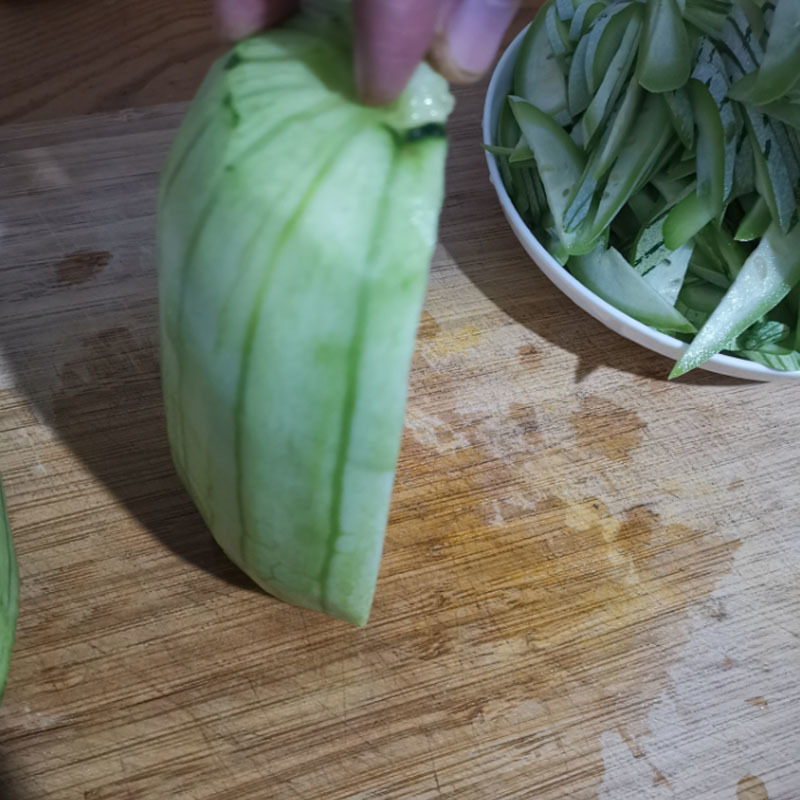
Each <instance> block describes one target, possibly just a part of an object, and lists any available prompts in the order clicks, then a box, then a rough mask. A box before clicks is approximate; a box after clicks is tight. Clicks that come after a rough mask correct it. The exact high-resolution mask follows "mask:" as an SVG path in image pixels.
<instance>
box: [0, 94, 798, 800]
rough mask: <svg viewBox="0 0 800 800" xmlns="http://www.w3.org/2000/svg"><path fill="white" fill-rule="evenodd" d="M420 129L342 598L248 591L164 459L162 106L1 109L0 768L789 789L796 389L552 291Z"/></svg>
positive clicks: (472, 167) (464, 798)
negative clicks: (362, 619) (691, 366)
mask: <svg viewBox="0 0 800 800" xmlns="http://www.w3.org/2000/svg"><path fill="white" fill-rule="evenodd" d="M481 100H482V94H481V90H480V89H471V90H466V91H462V92H460V94H459V105H458V110H457V112H456V114H455V117H454V119H453V123H452V126H451V134H452V150H451V157H450V162H449V170H448V199H447V203H446V207H445V209H444V212H443V216H442V224H441V242H440V244H439V246H438V248H437V251H436V256H435V259H434V264H433V270H432V275H431V280H430V291H429V294H428V299H427V302H426V307H425V311H424V314H423V317H422V320H421V325H420V329H419V344H418V349H417V353H416V356H415V359H414V364H413V372H412V376H411V395H410V399H409V405H408V415H407V425H406V431H405V437H404V441H403V448H402V455H401V457H400V463H399V468H398V473H397V483H396V491H395V494H394V500H393V507H392V514H391V521H390V525H389V529H388V533H387V539H386V548H385V557H384V560H383V565H382V570H381V578H380V583H379V586H378V591H377V597H376V602H375V606H374V610H373V614H372V618H371V620H370V623H369V625H368V627H366V628H365V629H356V628H353V627H350V626H348V625H346V624H344V623H340V622H338V621H334V620H331V619H328V618H326V617H324V616H322V615H320V614H317V613H313V612H309V611H304V610H301V609H297V608H293V607H290V606H287V605H283V604H281V603H279V602H276V601H275V600H273V599H271V598H270V597H268V596H266V595H265V594H263V593H261V592H260V591H257V590H256V589H255V588H254V587H253V585H252V584H250V583H249V582H248V581H247V580H246V579H245V578H244V577H243V576H242V575H241V574H240V573H239V572H237V570H236V569H235V568H234V567H233V566H232V565H231V564H230V563H229V562H228V561H227V560H226V559H225V557H224V556H223V555H222V554H221V553H220V551H219V550H218V549H217V548H216V546H215V545H214V543H213V541H212V540H211V538H210V536H209V534H208V532H207V531H206V530H205V528H204V526H203V524H202V523H201V521H200V519H199V517H198V515H197V514H196V512H195V511H194V510H193V508H192V506H191V504H190V502H189V500H188V499H187V496H186V494H185V493H184V491H183V489H182V488H181V486H180V484H179V483H178V481H177V479H176V478H175V475H174V474H173V470H172V468H171V465H170V459H169V454H168V450H167V445H166V440H165V436H164V428H163V419H162V409H161V401H160V388H159V376H158V368H157V347H156V282H155V272H154V262H153V228H154V219H153V204H154V195H155V187H156V179H157V171H158V168H159V166H160V164H161V162H162V159H163V157H164V154H165V150H166V148H167V146H168V143H169V141H170V139H171V136H172V135H173V132H174V129H175V126H176V125H177V123H178V120H179V118H180V114H181V112H182V108H183V107H182V106H173V105H166V106H158V107H153V108H149V109H145V110H142V111H138V112H128V113H117V114H109V115H100V116H94V117H87V118H82V119H73V120H66V121H63V120H62V121H57V122H40V123H30V124H26V125H19V126H7V127H5V128H2V129H0V255H1V256H2V258H0V302H2V314H0V346H1V347H2V361H1V362H0V471H1V472H2V474H3V476H4V478H5V480H6V487H7V493H8V499H9V506H10V514H11V519H12V523H13V528H14V531H15V536H16V543H17V551H18V556H19V564H20V574H21V582H22V589H21V614H20V621H19V629H18V638H17V642H16V647H15V651H14V659H13V664H12V672H11V677H10V681H9V685H8V689H7V692H6V696H5V699H4V702H3V705H2V708H0V785H2V792H1V793H0V795H1V796H2V798H4V799H6V798H7V799H8V800H50V799H51V798H52V800H112V798H113V800H134V799H135V800H140V799H145V798H146V799H147V800H150V799H151V798H153V799H155V800H162V798H180V799H184V798H185V800H190V799H191V800H212V798H213V800H264V799H265V798H303V799H304V800H315V799H317V798H319V800H323V798H324V800H338V799H344V798H359V799H363V800H366V798H414V799H415V800H417V799H419V800H425V799H426V798H437V797H458V798H460V800H471V799H472V798H475V800H494V799H495V798H536V800H551V799H553V800H554V799H555V798H570V800H595V799H596V798H597V799H598V800H650V799H652V800H666V799H667V798H679V799H680V800H705V798H709V799H711V798H714V800H716V798H719V799H720V800H765V799H766V798H769V800H797V798H798V797H800V765H798V755H800V718H798V714H797V708H798V703H799V702H800V582H799V581H798V572H799V571H800V514H798V511H799V510H800V502H799V501H798V492H797V476H798V468H797V453H798V451H799V449H800V447H799V446H800V401H798V398H799V397H800V395H799V394H798V392H800V387H795V386H794V385H782V386H775V385H763V384H749V383H744V382H739V381H733V380H728V379H723V378H720V377H718V376H715V375H712V374H709V373H703V372H697V373H694V374H692V375H690V376H688V377H687V378H686V379H684V380H681V381H678V382H674V383H667V382H666V380H665V376H666V374H667V373H668V371H669V367H670V364H669V362H668V361H667V360H665V359H663V358H662V357H660V356H658V355H655V354H653V353H650V352H649V351H647V350H644V349H642V348H640V347H638V346H636V345H634V344H631V343H629V342H627V341H626V340H624V339H622V338H620V337H619V336H617V335H615V334H613V333H611V332H610V331H608V330H606V329H605V328H603V327H602V326H601V325H600V324H599V323H597V322H595V321H594V320H593V319H591V318H590V317H588V316H587V315H586V314H584V313H583V312H582V311H580V310H579V309H578V308H577V307H575V306H573V305H572V304H571V303H570V302H569V301H568V300H567V299H566V298H564V297H563V296H562V295H560V294H559V293H558V292H557V291H556V290H555V289H554V288H553V287H552V286H551V284H550V283H549V282H548V281H547V280H546V279H545V278H544V277H543V276H542V275H541V274H540V273H539V272H538V270H537V269H536V267H535V266H534V265H533V264H532V263H531V262H530V261H529V260H528V258H527V256H526V255H525V254H524V253H523V251H522V249H521V248H520V247H519V246H518V244H517V243H516V240H515V239H514V238H513V236H512V234H511V232H510V231H509V229H508V227H507V225H506V224H505V222H504V220H503V218H502V215H501V213H500V211H499V208H498V205H497V202H496V199H495V197H494V195H493V192H492V189H491V187H490V186H489V183H488V179H487V172H486V166H485V162H484V158H483V154H482V152H481V149H480V136H479V130H478V120H479V117H480V113H479V112H480V104H481Z"/></svg>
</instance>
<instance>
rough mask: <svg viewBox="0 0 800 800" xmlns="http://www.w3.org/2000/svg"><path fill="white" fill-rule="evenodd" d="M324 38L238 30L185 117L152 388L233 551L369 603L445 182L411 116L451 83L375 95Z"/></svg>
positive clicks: (172, 179) (244, 560) (433, 149)
mask: <svg viewBox="0 0 800 800" xmlns="http://www.w3.org/2000/svg"><path fill="white" fill-rule="evenodd" d="M314 39H315V37H314V36H312V35H309V34H307V33H298V32H295V31H285V30H282V31H279V32H276V33H270V34H266V35H262V36H259V37H256V38H255V39H252V40H248V41H247V42H244V43H242V44H241V45H239V46H238V48H237V50H236V52H237V54H238V55H239V57H240V58H241V59H242V60H240V61H234V62H233V63H234V66H233V67H232V68H231V69H229V70H227V71H225V70H222V71H218V72H217V75H218V78H217V80H218V84H217V85H212V86H206V87H205V88H204V94H205V99H204V101H203V102H204V104H205V105H207V106H208V107H209V109H208V111H209V112H210V113H208V114H205V113H194V117H193V112H195V109H194V108H193V109H191V110H190V112H189V115H188V116H187V121H188V120H192V122H191V123H190V124H191V126H192V127H193V128H194V129H193V130H192V131H189V132H187V131H185V130H183V129H182V130H181V132H180V133H179V135H178V139H177V142H178V143H179V145H176V147H180V144H183V146H184V147H187V146H190V147H191V150H190V151H189V152H173V155H172V156H171V158H170V160H169V162H168V165H167V167H166V169H165V173H164V182H163V183H162V195H161V202H160V208H159V265H160V272H159V275H160V277H159V280H160V297H161V321H162V339H161V342H162V362H163V382H164V397H165V406H166V415H167V427H168V433H169V438H170V444H171V447H172V451H173V456H174V459H175V462H176V466H177V469H178V471H179V473H180V474H181V476H182V478H183V480H184V482H185V483H186V485H187V488H188V490H189V492H190V494H191V495H192V497H193V499H194V500H195V502H196V504H197V506H198V508H199V509H200V511H201V513H202V514H203V516H204V518H205V519H206V521H207V523H208V525H209V527H210V528H211V531H212V533H213V535H214V537H215V538H216V540H217V541H218V542H219V544H220V546H221V547H222V548H223V550H224V551H225V552H226V553H227V554H228V556H229V557H230V558H231V559H232V560H234V561H235V562H236V563H237V564H238V565H239V566H241V567H242V569H244V570H245V572H247V573H248V575H250V576H251V577H252V578H253V579H254V580H255V581H256V582H257V583H259V584H260V585H261V586H262V587H263V588H265V589H266V590H267V591H268V592H270V593H271V594H273V595H275V596H277V597H279V598H282V599H284V600H287V601H289V602H292V603H296V604H299V605H304V606H308V607H311V608H316V609H320V610H324V611H327V612H329V613H330V614H332V615H334V616H338V617H341V618H343V619H346V620H348V621H351V622H354V623H357V624H364V623H365V622H366V620H367V616H368V614H369V610H370V606H371V603H372V597H373V593H374V590H375V582H376V579H377V573H378V566H379V561H380V555H381V549H382V544H383V536H384V530H385V527H386V520H387V517H388V509H389V501H390V496H391V492H392V483H393V478H394V471H395V466H396V461H397V455H398V450H399V443H400V437H401V433H402V425H403V417H404V411H405V401H406V389H407V380H408V370H409V365H410V360H411V355H412V352H413V347H414V342H415V333H416V326H417V323H418V320H419V314H420V311H421V306H422V300H423V296H424V291H425V285H426V280H427V274H428V265H429V262H430V257H431V254H432V250H433V246H434V244H435V236H436V223H437V218H438V213H439V208H440V206H441V201H442V195H443V172H444V159H445V154H446V142H445V140H444V138H443V137H442V136H438V135H432V136H425V137H422V138H419V139H416V140H413V141H408V140H406V138H405V132H406V131H405V129H404V128H403V126H404V125H405V126H407V127H408V128H414V127H416V126H419V125H424V124H426V123H430V122H443V121H444V118H445V117H446V115H447V113H448V112H449V109H450V105H449V104H450V103H451V101H450V98H449V95H448V94H447V93H446V84H444V81H443V79H441V78H439V77H438V76H435V75H434V74H433V73H432V72H431V71H430V70H429V69H428V68H427V67H422V68H420V72H419V73H418V75H417V76H415V78H414V79H413V80H412V85H411V86H410V87H409V89H408V90H407V92H406V94H405V95H404V96H403V97H402V98H401V100H400V101H398V103H396V104H394V105H393V106H392V107H390V108H385V109H368V108H365V107H363V106H361V105H359V104H358V103H356V102H354V101H353V100H352V93H353V90H352V85H351V83H352V79H351V77H350V75H351V73H352V68H351V65H350V61H349V55H348V53H347V51H346V50H339V51H337V50H336V49H335V48H332V47H331V46H330V45H329V44H327V43H325V42H324V41H320V43H319V46H318V48H316V49H315V48H314ZM299 44H302V45H303V48H304V50H303V52H304V53H305V55H304V58H303V59H298V58H292V57H290V56H291V53H292V47H295V48H297V46H298V45H299ZM287 50H288V56H287V54H286V53H285V52H283V51H287ZM226 58H228V57H226ZM273 58H274V59H275V63H273V62H272V59H273ZM287 58H288V60H287ZM249 59H252V61H250V60H249ZM217 69H218V68H217ZM322 76H324V77H322ZM282 79H283V80H285V81H286V86H287V88H286V89H283V88H282V84H281V80H282ZM337 82H338V83H337ZM409 93H411V94H409ZM415 93H416V94H415ZM411 95H413V96H411ZM423 95H425V96H430V97H432V98H433V100H432V102H425V96H423ZM231 108H233V109H235V113H229V112H230V111H231ZM205 119H208V120H209V121H208V122H206V123H203V120H205ZM203 124H205V129H204V130H202V132H200V129H201V128H202V126H203ZM176 165H177V166H176Z"/></svg>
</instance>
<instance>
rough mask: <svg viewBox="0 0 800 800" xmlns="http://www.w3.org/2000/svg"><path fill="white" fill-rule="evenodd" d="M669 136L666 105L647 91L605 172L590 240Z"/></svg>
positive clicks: (648, 168)
mask: <svg viewBox="0 0 800 800" xmlns="http://www.w3.org/2000/svg"><path fill="white" fill-rule="evenodd" d="M673 135H674V134H673V130H672V126H671V125H670V121H669V115H668V113H667V110H666V107H665V106H664V104H663V103H662V102H661V99H660V98H659V96H658V95H654V94H648V95H647V97H646V98H645V101H644V104H643V105H642V110H641V112H640V113H639V117H638V118H637V120H636V123H635V124H634V126H633V127H632V128H631V130H630V133H629V135H628V138H627V139H626V141H625V143H624V145H623V147H622V150H621V152H620V154H619V157H618V158H617V160H616V161H615V162H614V166H613V167H612V168H611V171H610V172H609V175H608V181H607V183H606V186H605V189H604V190H603V194H602V197H601V199H600V205H599V207H598V209H597V214H596V216H595V218H594V220H593V221H592V225H591V232H590V239H596V238H597V237H598V236H600V234H601V233H602V232H603V231H604V230H605V228H606V227H607V226H608V225H609V224H611V221H612V220H613V219H614V217H615V216H616V215H617V213H618V212H619V210H620V209H621V208H622V206H623V205H625V203H626V202H627V201H628V198H629V197H630V196H631V195H632V194H633V193H634V192H635V191H636V190H637V189H638V188H639V187H640V186H642V185H643V184H644V183H645V182H646V181H647V178H648V176H649V175H650V173H651V171H652V170H653V168H654V167H655V165H656V164H657V163H658V160H659V158H660V157H661V155H662V153H663V152H664V149H665V148H666V146H667V144H668V143H669V141H670V139H672V138H673Z"/></svg>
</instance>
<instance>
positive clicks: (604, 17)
mask: <svg viewBox="0 0 800 800" xmlns="http://www.w3.org/2000/svg"><path fill="white" fill-rule="evenodd" d="M641 13H642V8H641V6H640V5H638V4H635V3H630V2H619V3H613V4H612V5H610V6H608V8H606V9H605V11H603V12H602V13H601V14H599V15H598V16H597V18H596V19H595V20H594V22H593V23H592V25H591V27H590V29H589V33H588V34H587V39H588V45H587V50H586V58H585V61H584V67H585V70H586V84H587V85H588V87H589V92H590V93H592V94H594V93H595V92H596V91H597V90H598V88H599V86H600V84H601V82H602V81H603V78H604V77H605V75H606V73H607V72H608V69H609V67H610V66H611V62H612V60H613V59H614V56H615V55H616V53H617V51H618V50H619V47H620V45H621V43H622V38H623V36H624V35H625V31H626V30H627V28H628V23H629V22H630V20H631V17H632V16H634V15H640V14H641Z"/></svg>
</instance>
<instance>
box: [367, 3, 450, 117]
mask: <svg viewBox="0 0 800 800" xmlns="http://www.w3.org/2000/svg"><path fill="white" fill-rule="evenodd" d="M440 5H441V0H353V20H354V23H355V30H356V44H355V70H356V82H357V84H358V90H359V93H360V94H361V97H362V99H363V100H364V101H365V102H366V103H371V104H373V105H382V104H383V103H389V102H391V101H392V100H394V99H395V98H396V97H397V95H398V94H400V92H402V91H403V89H404V88H405V86H406V84H407V83H408V81H409V79H410V78H411V75H412V74H413V72H414V70H415V69H416V68H417V66H418V65H419V63H420V61H422V59H423V58H424V57H425V53H426V51H427V50H428V47H429V45H430V43H431V40H432V39H433V32H434V30H435V28H436V22H437V18H438V14H439V8H440Z"/></svg>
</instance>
